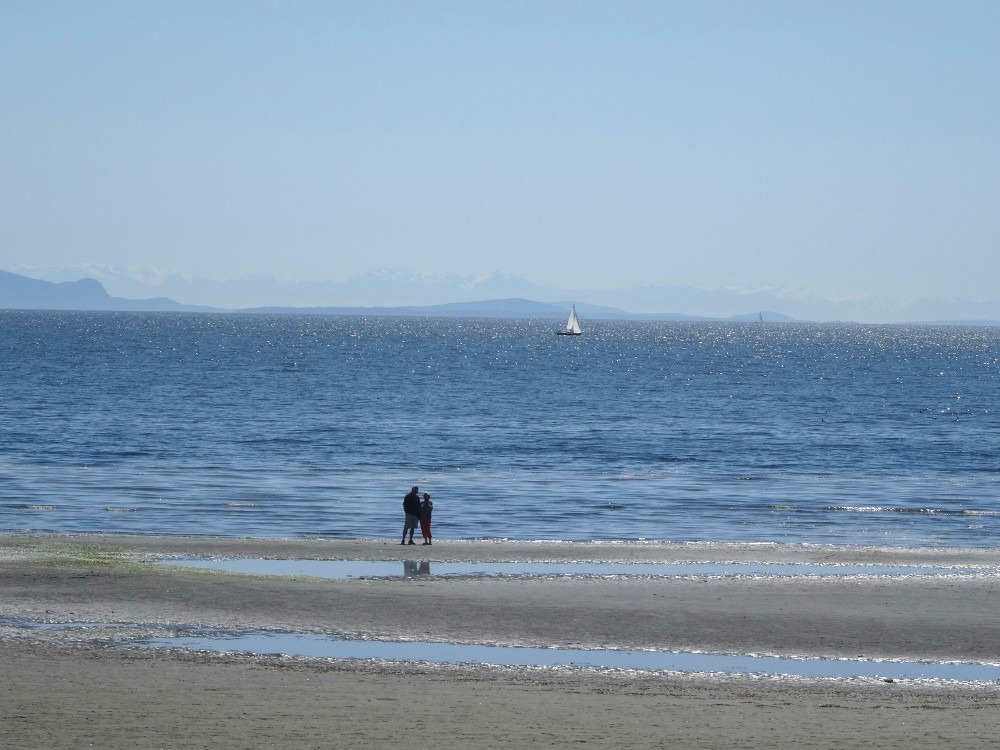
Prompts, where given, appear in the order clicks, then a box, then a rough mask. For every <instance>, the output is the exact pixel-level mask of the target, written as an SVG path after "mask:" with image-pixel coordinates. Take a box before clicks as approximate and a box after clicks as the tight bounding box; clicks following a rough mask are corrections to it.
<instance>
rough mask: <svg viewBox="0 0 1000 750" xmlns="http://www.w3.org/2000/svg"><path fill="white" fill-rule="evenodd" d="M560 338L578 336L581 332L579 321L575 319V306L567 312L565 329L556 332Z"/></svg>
mask: <svg viewBox="0 0 1000 750" xmlns="http://www.w3.org/2000/svg"><path fill="white" fill-rule="evenodd" d="M556 333H557V334H559V335H560V336H579V335H580V334H581V333H583V331H581V330H580V321H579V320H577V319H576V305H573V309H572V310H570V312H569V320H567V321H566V327H565V328H562V329H560V330H558V331H556Z"/></svg>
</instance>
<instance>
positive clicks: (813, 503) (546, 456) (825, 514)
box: [0, 311, 1000, 547]
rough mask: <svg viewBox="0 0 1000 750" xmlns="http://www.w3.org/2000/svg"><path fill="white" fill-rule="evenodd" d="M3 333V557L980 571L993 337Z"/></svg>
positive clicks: (673, 330)
mask: <svg viewBox="0 0 1000 750" xmlns="http://www.w3.org/2000/svg"><path fill="white" fill-rule="evenodd" d="M556 327H557V326H556V322H554V321H549V320H495V319H428V318H390V317H372V318H364V317H347V316H343V317H337V316H306V315H302V316H294V315H283V316H278V315H275V316H265V315H261V316H251V315H226V314H217V315H201V314H144V313H79V312H62V313H61V312H36V311H7V312H0V530H4V531H21V530H39V531H55V532H65V533H80V532H96V531H107V532H128V533H140V534H210V535H222V536H282V537H295V536H326V537H331V538H333V537H383V536H384V537H395V536H397V535H398V534H399V532H400V531H401V527H402V511H401V502H402V496H403V494H404V493H405V492H406V491H407V490H408V489H409V487H410V486H411V485H412V484H419V485H420V486H421V489H422V490H427V491H429V492H431V493H432V495H433V499H434V502H435V516H434V532H435V536H436V538H438V539H449V538H451V539H471V538H511V539H562V540H568V541H587V540H636V539H649V540H672V541H687V540H710V541H711V540H717V541H778V542H793V543H796V542H800V543H824V544H877V545H890V546H911V545H930V546H956V547H986V546H993V545H994V544H995V543H996V540H997V532H998V530H1000V503H998V502H997V500H998V497H1000V458H998V457H1000V423H998V420H997V416H996V412H995V409H996V406H997V404H998V403H1000V382H998V378H997V375H998V356H1000V329H997V328H990V327H949V326H861V325H832V324H824V325H808V324H764V325H760V324H738V323H673V322H634V321H585V322H584V329H585V330H584V335H582V336H576V337H564V336H555V335H554V333H553V332H554V330H555V328H556Z"/></svg>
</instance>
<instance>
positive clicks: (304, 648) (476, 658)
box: [132, 632, 1000, 682]
mask: <svg viewBox="0 0 1000 750" xmlns="http://www.w3.org/2000/svg"><path fill="white" fill-rule="evenodd" d="M132 645H141V646H151V647H154V648H185V649H193V650H203V651H216V652H229V653H251V654H282V655H286V656H306V657H313V658H326V659H382V660H388V661H420V662H432V663H438V664H490V665H497V666H538V667H571V666H572V667H592V668H601V669H626V670H643V671H657V672H659V671H665V672H698V673H704V672H714V673H725V674H755V675H785V676H795V677H837V678H851V677H869V678H878V679H883V680H917V679H924V680H954V681H960V682H980V681H990V682H997V681H998V680H1000V665H996V664H976V663H941V662H933V663H923V662H905V661H871V660H864V659H789V658H781V657H774V656H747V655H736V656H734V655H730V654H703V653H686V652H682V653H674V652H663V651H619V650H613V649H593V650H588V649H563V648H523V647H501V646H472V645H463V644H455V643H427V642H406V643H400V642H388V641H358V640H344V639H339V638H334V637H330V636H324V635H317V634H309V633H264V632H251V633H235V634H230V635H221V636H220V635H212V636H207V635H206V636H200V635H189V636H178V637H174V638H152V639H149V640H145V641H141V642H137V643H134V644H132Z"/></svg>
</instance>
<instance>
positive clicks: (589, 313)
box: [0, 271, 791, 322]
mask: <svg viewBox="0 0 1000 750" xmlns="http://www.w3.org/2000/svg"><path fill="white" fill-rule="evenodd" d="M571 304H573V303H570V302H537V301H533V300H529V299H524V298H519V297H511V298H506V299H493V300H480V301H471V302H452V303H447V304H440V305H400V306H395V307H369V306H344V307H334V306H313V307H292V306H269V307H251V308H218V307H209V306H205V305H189V304H182V303H180V302H175V301H174V300H172V299H169V298H168V297H154V298H149V299H126V298H123V297H112V296H111V295H110V294H108V292H107V290H106V289H105V288H104V286H103V285H102V284H101V283H100V282H99V281H97V280H96V279H90V278H86V279H80V280H78V281H62V282H52V281H42V280H40V279H32V278H29V277H27V276H21V275H18V274H14V273H9V272H7V271H0V309H20V310H93V311H97V310H106V311H134V312H242V313H249V314H266V313H272V314H275V313H295V314H300V315H302V314H327V315H419V316H438V317H500V318H561V317H564V316H566V315H567V314H568V312H569V308H570V305H571ZM575 304H576V307H577V311H578V312H579V313H580V314H581V315H582V316H586V317H590V318H592V319H605V320H708V319H718V320H722V318H706V317H705V316H696V315H684V314H680V313H634V312H628V311H626V310H621V309H618V308H614V307H608V306H601V305H593V304H587V303H575ZM760 314H761V313H756V312H755V313H746V314H745V315H736V316H730V317H728V318H724V319H725V320H757V319H758V315H760ZM763 317H764V319H765V320H768V321H771V322H776V321H790V320H791V318H790V317H788V316H787V315H782V314H780V313H776V312H766V313H763Z"/></svg>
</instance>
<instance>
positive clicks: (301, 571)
mask: <svg viewBox="0 0 1000 750" xmlns="http://www.w3.org/2000/svg"><path fill="white" fill-rule="evenodd" d="M158 562H160V563H161V564H166V565H178V566H181V567H187V568H204V569H209V570H219V571H224V572H227V573H247V574H254V575H276V576H311V577H313V578H328V579H345V578H413V577H417V576H431V575H433V576H435V577H439V576H715V577H723V576H861V575H864V576H917V575H919V576H933V575H975V574H982V573H995V572H996V571H995V570H992V569H987V568H943V567H931V566H906V565H896V566H889V565H818V564H791V563H590V562H583V563H547V562H430V561H428V560H416V559H414V560H265V559H259V558H238V559H228V560H213V559H204V558H201V559H199V558H179V559H173V560H160V561H158Z"/></svg>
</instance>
